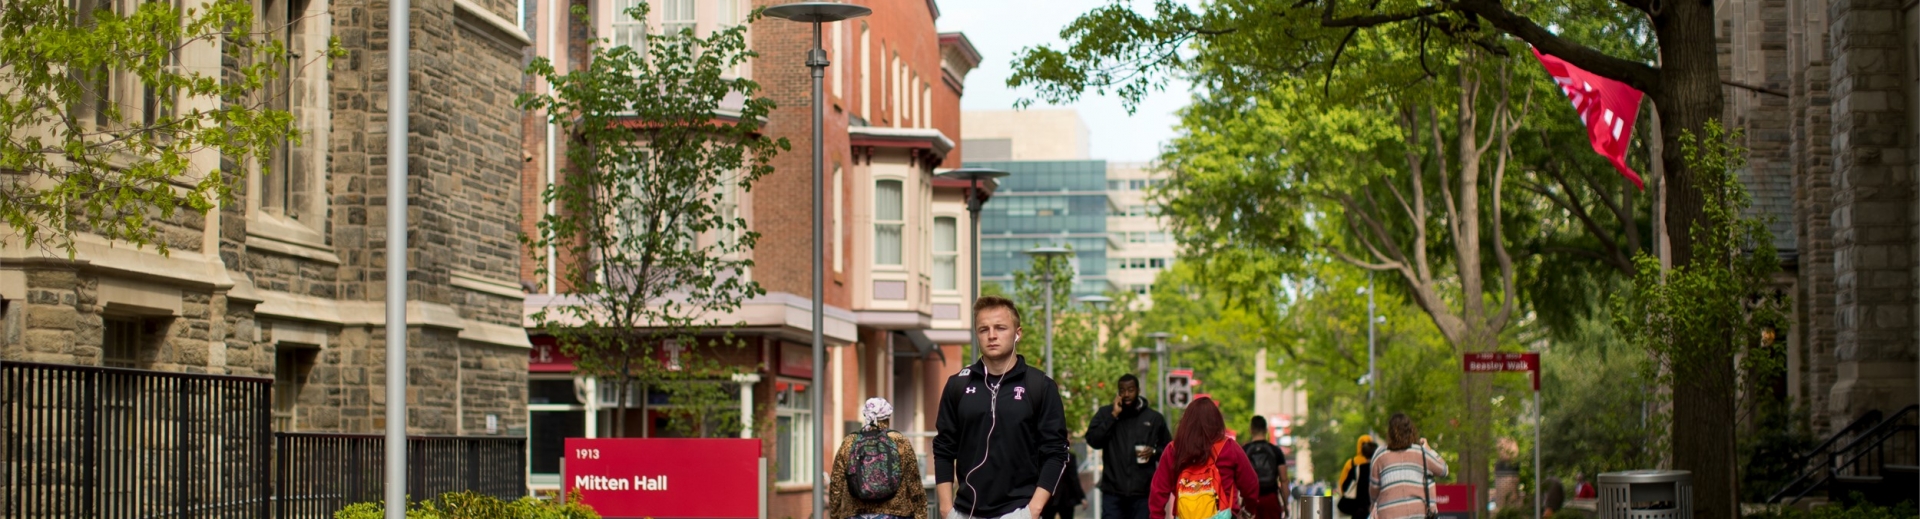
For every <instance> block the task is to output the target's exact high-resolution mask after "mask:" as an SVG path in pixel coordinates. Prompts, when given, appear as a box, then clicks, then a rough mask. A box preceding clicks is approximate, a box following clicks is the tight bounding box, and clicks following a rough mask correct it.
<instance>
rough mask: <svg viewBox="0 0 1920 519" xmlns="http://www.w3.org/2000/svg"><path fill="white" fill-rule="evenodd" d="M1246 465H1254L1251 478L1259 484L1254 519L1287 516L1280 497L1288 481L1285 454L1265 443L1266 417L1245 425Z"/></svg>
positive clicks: (1270, 443) (1274, 518) (1256, 417)
mask: <svg viewBox="0 0 1920 519" xmlns="http://www.w3.org/2000/svg"><path fill="white" fill-rule="evenodd" d="M1248 425H1249V426H1250V427H1248V429H1249V430H1248V431H1247V443H1245V444H1242V445H1241V446H1240V448H1241V449H1242V450H1245V451H1246V452H1247V463H1250V464H1252V465H1253V475H1254V478H1255V479H1256V480H1257V481H1259V483H1260V496H1259V498H1258V499H1257V500H1256V501H1255V503H1254V515H1253V516H1254V519H1280V518H1282V517H1286V516H1287V500H1286V499H1285V498H1284V496H1283V495H1281V493H1280V489H1281V488H1283V484H1284V483H1285V482H1286V481H1287V480H1288V479H1289V478H1288V477H1287V453H1286V452H1283V451H1281V450H1280V446H1278V445H1274V444H1273V442H1271V441H1268V440H1267V437H1268V432H1267V417H1265V416H1260V415H1253V420H1252V422H1251V423H1250V424H1248Z"/></svg>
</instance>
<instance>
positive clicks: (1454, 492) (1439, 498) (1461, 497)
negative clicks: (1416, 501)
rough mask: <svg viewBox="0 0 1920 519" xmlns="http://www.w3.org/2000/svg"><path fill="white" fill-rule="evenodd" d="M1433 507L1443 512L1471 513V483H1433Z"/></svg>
mask: <svg viewBox="0 0 1920 519" xmlns="http://www.w3.org/2000/svg"><path fill="white" fill-rule="evenodd" d="M1433 507H1434V508H1438V509H1439V512H1440V513H1443V514H1445V513H1473V485H1463V484H1457V483H1456V484H1446V485H1434V486H1433Z"/></svg>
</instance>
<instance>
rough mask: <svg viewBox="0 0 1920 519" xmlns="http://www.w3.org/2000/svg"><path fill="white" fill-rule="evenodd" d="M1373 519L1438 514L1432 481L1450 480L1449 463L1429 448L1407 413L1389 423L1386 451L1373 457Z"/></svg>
mask: <svg viewBox="0 0 1920 519" xmlns="http://www.w3.org/2000/svg"><path fill="white" fill-rule="evenodd" d="M1372 465H1373V519H1423V518H1425V517H1427V514H1428V513H1429V512H1437V511H1438V510H1437V509H1436V508H1434V505H1433V480H1434V478H1443V477H1446V476H1447V461H1446V460H1443V459H1440V453H1437V452H1434V451H1433V450H1432V449H1431V448H1429V447H1428V446H1427V439H1426V438H1421V437H1420V432H1419V431H1418V430H1416V429H1414V427H1413V419H1412V418H1408V417H1407V415H1406V413H1394V414H1393V417H1392V418H1389V419H1388V420H1387V450H1384V451H1380V452H1377V453H1374V455H1373V463H1372Z"/></svg>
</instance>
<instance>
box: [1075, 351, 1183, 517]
mask: <svg viewBox="0 0 1920 519" xmlns="http://www.w3.org/2000/svg"><path fill="white" fill-rule="evenodd" d="M1114 387H1115V389H1116V390H1117V391H1118V392H1117V394H1115V395H1114V397H1113V404H1112V405H1108V406H1103V407H1101V408H1100V410H1099V411H1095V412H1094V413H1093V423H1092V424H1091V425H1088V426H1087V446H1088V447H1092V448H1095V449H1100V460H1101V464H1102V465H1104V467H1103V468H1101V469H1100V519H1147V491H1148V490H1152V488H1153V471H1154V469H1156V468H1159V466H1160V450H1161V449H1162V448H1164V447H1166V446H1167V444H1168V443H1170V442H1172V441H1173V434H1171V433H1168V432H1167V418H1166V417H1165V416H1161V415H1160V412H1159V411H1155V410H1153V408H1152V407H1149V406H1147V399H1145V398H1140V379H1139V378H1136V377H1134V376H1133V374H1132V373H1128V374H1125V375H1121V376H1120V381H1119V382H1118V383H1116V384H1114Z"/></svg>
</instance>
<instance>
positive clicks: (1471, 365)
mask: <svg viewBox="0 0 1920 519" xmlns="http://www.w3.org/2000/svg"><path fill="white" fill-rule="evenodd" d="M1460 366H1461V367H1463V368H1466V370H1467V372H1468V373H1487V372H1501V371H1525V372H1527V373H1530V374H1532V375H1533V390H1534V391H1536V392H1538V391H1540V354H1538V353H1468V354H1467V355H1466V358H1463V359H1461V360H1460Z"/></svg>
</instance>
